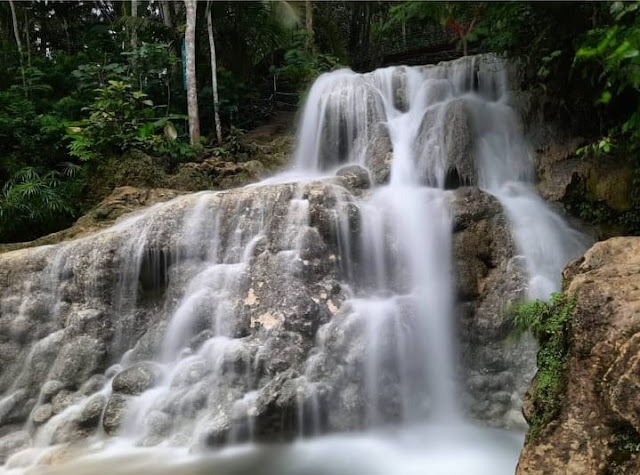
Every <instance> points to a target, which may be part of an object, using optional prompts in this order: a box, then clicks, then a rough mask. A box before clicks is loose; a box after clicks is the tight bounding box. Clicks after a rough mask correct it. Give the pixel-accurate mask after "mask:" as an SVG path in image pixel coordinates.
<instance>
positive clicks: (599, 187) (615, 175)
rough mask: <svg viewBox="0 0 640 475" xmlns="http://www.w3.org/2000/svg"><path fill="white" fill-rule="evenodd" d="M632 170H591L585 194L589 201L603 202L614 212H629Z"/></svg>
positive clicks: (604, 168) (601, 168)
mask: <svg viewBox="0 0 640 475" xmlns="http://www.w3.org/2000/svg"><path fill="white" fill-rule="evenodd" d="M632 187H633V170H632V169H631V168H629V167H626V166H616V167H614V166H607V167H598V168H593V169H592V170H591V171H590V173H589V177H588V180H587V192H588V194H589V197H590V198H591V201H594V202H604V203H605V204H606V205H607V206H608V207H609V208H611V209H612V210H614V211H618V212H624V211H629V210H630V209H631V208H632V206H633V204H632V202H631V189H632Z"/></svg>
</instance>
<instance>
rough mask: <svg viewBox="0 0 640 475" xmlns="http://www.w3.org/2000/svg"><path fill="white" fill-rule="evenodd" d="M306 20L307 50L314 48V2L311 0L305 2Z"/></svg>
mask: <svg viewBox="0 0 640 475" xmlns="http://www.w3.org/2000/svg"><path fill="white" fill-rule="evenodd" d="M304 5H305V10H304V21H305V25H306V28H307V50H309V51H311V50H313V3H311V0H305V2H304Z"/></svg>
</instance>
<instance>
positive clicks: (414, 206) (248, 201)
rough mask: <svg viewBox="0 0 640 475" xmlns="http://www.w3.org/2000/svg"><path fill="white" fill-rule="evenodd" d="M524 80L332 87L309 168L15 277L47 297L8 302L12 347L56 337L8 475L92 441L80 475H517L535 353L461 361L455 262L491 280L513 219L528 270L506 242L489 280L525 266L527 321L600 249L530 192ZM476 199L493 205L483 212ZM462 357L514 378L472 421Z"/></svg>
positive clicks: (141, 216) (9, 376)
mask: <svg viewBox="0 0 640 475" xmlns="http://www.w3.org/2000/svg"><path fill="white" fill-rule="evenodd" d="M507 69H508V64H507V63H506V62H505V61H503V60H501V59H499V58H496V57H493V56H489V57H480V58H477V57H473V58H462V59H460V60H458V61H455V62H452V63H447V64H442V65H438V66H431V67H411V68H409V67H404V66H402V67H390V68H384V69H379V70H376V71H374V72H371V73H367V74H357V73H354V72H353V71H350V70H346V69H343V70H339V71H334V72H331V73H326V74H324V75H322V76H320V77H319V78H318V79H317V80H316V82H315V83H314V85H313V86H312V88H311V90H310V91H309V93H308V96H307V100H306V104H305V108H304V111H303V114H302V116H301V122H300V124H299V130H298V135H297V142H296V148H295V151H294V157H293V164H292V167H291V169H290V170H289V171H287V172H285V173H282V174H280V175H278V176H275V177H272V178H271V179H268V180H265V181H264V182H261V183H258V184H255V185H251V186H248V187H245V188H242V189H236V190H231V191H227V192H203V193H198V194H193V195H188V196H184V197H179V198H177V199H174V200H173V201H170V202H168V203H164V204H160V205H155V206H154V207H152V208H150V209H148V210H145V211H143V212H140V213H137V214H135V215H133V216H131V217H128V218H126V219H124V220H123V221H121V222H120V223H118V224H117V225H116V226H114V227H112V228H108V229H106V230H103V231H101V232H99V233H97V234H94V235H90V236H87V237H84V238H82V239H78V240H76V241H70V242H68V243H63V244H61V245H58V246H52V247H47V248H39V249H38V250H35V251H33V253H31V254H28V253H25V252H22V251H18V252H17V253H14V254H9V255H8V257H5V258H6V259H9V262H10V263H17V264H16V265H18V264H19V265H20V266H21V268H24V269H26V270H25V272H28V274H25V275H28V276H29V277H28V279H27V278H25V281H24V282H20V281H18V280H16V279H14V280H12V281H11V284H10V285H9V284H7V286H8V290H7V291H6V292H4V293H0V298H1V300H0V302H1V304H2V307H0V308H1V309H2V313H1V314H0V328H5V326H6V327H7V328H9V329H10V330H11V331H12V332H13V333H16V332H20V331H21V329H20V325H19V324H20V322H26V323H24V325H33V323H32V322H33V321H42V322H44V323H42V324H41V327H40V330H39V332H37V334H36V336H34V337H33V339H32V340H29V339H28V338H27V337H26V336H24V335H20V336H19V338H18V337H16V341H20V342H21V344H22V345H23V348H24V349H23V350H20V351H18V352H17V356H15V358H14V360H12V361H13V363H12V364H11V365H10V366H8V367H7V369H5V370H4V371H5V372H4V374H2V375H0V429H1V426H2V425H3V424H5V423H6V424H9V423H11V424H14V421H23V420H27V422H26V424H25V428H24V429H22V430H21V431H19V432H16V434H20V435H19V437H18V436H16V437H15V439H16V440H18V441H19V442H20V443H22V441H23V439H24V440H26V441H27V442H24V445H25V446H29V445H30V446H31V448H26V449H25V450H23V451H20V452H17V453H16V454H15V455H13V456H12V457H11V458H9V459H8V460H7V461H6V468H7V469H10V468H11V467H15V470H17V471H20V470H22V469H24V468H25V467H30V469H31V470H35V471H36V473H37V472H38V470H39V469H38V468H37V467H38V464H39V463H41V462H42V461H43V460H46V459H47V457H48V455H47V454H48V453H53V452H51V451H52V450H55V448H56V446H57V445H59V444H64V443H67V442H76V443H78V441H82V440H84V441H88V442H85V445H84V446H81V447H82V450H83V451H84V452H85V455H86V456H85V457H84V458H82V457H81V458H79V459H78V460H76V461H72V462H70V464H71V465H69V466H68V467H66V468H64V467H65V466H64V465H63V466H62V469H63V472H60V473H92V471H94V470H96V468H95V467H97V466H99V467H100V468H99V469H98V470H101V471H102V472H104V471H105V470H106V471H109V472H110V473H137V470H139V469H142V468H140V467H144V468H143V469H144V470H145V471H149V472H150V473H175V472H176V471H180V472H181V473H182V472H184V473H192V472H193V473H196V472H199V471H202V470H211V471H215V472H216V473H222V474H224V473H229V474H231V473H265V474H276V473H278V474H291V475H293V474H299V473H319V474H320V473H326V474H342V473H345V474H346V473H362V474H365V473H366V474H377V473H380V474H389V473H398V474H403V475H404V474H407V475H408V474H413V473H415V474H418V473H420V474H433V475H443V474H444V475H446V474H467V475H470V474H474V475H485V474H486V475H489V474H491V475H499V474H507V473H512V472H513V469H514V467H515V461H516V459H517V454H518V451H519V447H520V445H521V443H522V437H523V432H522V429H523V426H522V420H521V416H517V414H518V411H519V408H520V407H519V405H520V404H521V398H522V393H523V388H522V387H521V386H522V382H523V381H524V382H526V380H527V377H529V376H530V374H529V373H528V372H531V371H532V370H533V358H534V352H535V349H533V347H531V346H526V345H524V344H523V345H521V346H516V347H513V348H511V349H504V348H503V344H502V340H499V339H498V340H496V341H495V342H494V343H495V345H494V346H495V347H492V348H483V347H480V348H478V347H477V346H478V343H477V341H482V340H481V339H480V336H479V335H471V336H468V335H467V337H466V338H467V340H469V341H466V340H465V342H462V341H461V340H462V337H460V336H459V335H458V330H459V328H460V327H461V326H462V325H463V323H461V321H463V320H464V319H463V318H462V317H461V316H460V315H459V313H460V305H459V304H460V302H459V301H458V297H457V294H456V292H458V293H460V291H459V290H458V289H459V287H460V283H459V282H457V281H456V277H455V276H456V275H458V274H456V272H459V267H460V264H459V262H457V261H462V262H463V264H464V265H467V264H468V266H469V268H468V269H466V268H464V267H463V268H462V272H463V273H468V274H469V275H471V264H469V263H470V262H471V257H469V263H467V262H466V261H465V260H464V258H465V256H460V255H457V254H456V253H457V252H458V250H457V248H456V242H457V241H456V233H460V228H461V227H464V226H463V225H462V224H461V221H464V220H465V219H466V220H468V221H469V220H470V221H473V220H475V221H473V223H476V224H474V226H477V228H478V229H480V231H482V229H485V228H482V226H489V225H490V224H491V223H494V224H495V223H498V224H499V223H501V221H500V220H501V219H502V218H501V217H500V216H502V214H501V213H502V210H504V213H505V215H506V217H507V218H508V223H509V224H508V225H507V224H505V228H504V229H506V230H508V229H509V226H510V229H511V233H512V234H513V241H514V242H515V246H514V247H515V252H511V249H510V248H509V243H510V242H511V241H510V240H511V236H508V235H506V234H509V232H508V231H505V232H502V233H501V232H497V236H496V237H495V239H494V241H496V242H497V241H498V240H501V241H500V242H504V243H507V244H505V250H504V251H502V250H500V251H499V252H498V251H496V250H495V249H484V248H483V250H481V251H478V252H479V253H480V254H482V255H481V259H476V261H478V262H479V263H478V264H477V265H478V266H482V269H484V270H482V272H484V273H483V274H482V276H483V279H484V281H483V283H482V285H483V286H486V287H488V288H490V289H492V290H491V291H492V292H494V294H497V293H499V292H500V291H503V290H504V289H506V288H507V287H509V285H512V286H516V287H517V285H516V284H518V285H519V283H520V281H519V280H517V279H516V277H514V276H518V275H520V274H519V272H520V271H519V268H518V262H520V261H522V260H524V275H525V277H524V279H523V280H524V283H523V284H522V289H520V288H515V289H510V290H509V292H510V293H509V295H510V297H509V298H510V299H511V300H510V301H513V300H514V299H516V298H519V297H522V296H523V295H524V294H525V293H526V295H528V296H529V297H531V298H547V297H548V296H549V295H550V293H551V292H553V291H556V290H559V288H560V279H561V275H560V272H561V269H562V267H563V266H564V265H565V263H566V262H568V261H569V260H570V259H571V258H573V257H575V256H577V255H578V254H579V253H580V252H582V251H583V250H584V247H585V245H586V241H585V239H584V237H583V236H582V235H581V234H580V233H578V232H576V231H574V230H573V229H571V228H570V227H569V226H568V225H567V224H566V223H565V222H564V220H563V219H562V218H561V217H560V216H559V215H558V214H557V213H555V212H554V211H553V210H552V209H551V208H550V207H549V205H547V204H546V203H545V202H544V201H543V200H542V199H541V198H539V197H538V196H537V195H536V193H535V191H534V188H533V186H532V180H533V176H534V173H533V154H532V152H531V150H530V146H529V144H528V143H527V141H526V138H525V134H524V132H523V124H521V121H520V118H519V116H518V114H517V111H515V110H514V109H513V108H512V107H510V95H509V83H508V74H507ZM467 186H468V187H473V188H475V191H468V190H467V191H464V187H467ZM478 189H480V190H482V191H479V190H478ZM461 190H462V191H461ZM465 193H475V194H465ZM489 195H491V196H493V197H495V199H497V201H496V200H495V199H494V198H491V196H489ZM468 196H475V197H476V198H477V199H482V200H483V201H482V203H481V204H477V207H481V206H484V207H485V208H482V209H481V210H480V211H477V212H476V215H477V216H476V215H473V213H474V211H470V210H468V209H467V208H465V207H468V206H469V204H468V203H466V202H465V199H467V198H465V197H468ZM498 202H499V204H498ZM461 210H462V211H461ZM487 210H490V211H487ZM465 213H466V214H465ZM461 215H463V217H462V218H461V217H460V216H461ZM469 216H471V217H469ZM491 220H493V221H491ZM477 223H481V224H477ZM465 225H468V223H467V224H465ZM469 226H471V225H469ZM501 229H502V228H501ZM486 232H488V231H486ZM486 232H484V234H486ZM503 234H505V235H503ZM479 235H480V236H481V237H480V238H477V239H481V238H482V236H483V233H482V232H480V234H479ZM458 236H460V234H458ZM473 239H476V238H473ZM473 239H470V240H471V241H473ZM477 239H476V240H477ZM458 241H459V239H458ZM494 241H492V244H491V245H492V246H498V244H495V242H494ZM485 247H487V248H489V247H490V246H489V245H487V246H485ZM466 257H468V256H466ZM456 259H457V261H456ZM474 259H475V258H474ZM483 260H484V261H487V262H488V264H486V265H485V263H484V262H483ZM489 261H490V262H489ZM498 261H499V262H498ZM474 262H475V261H474ZM474 265H476V264H474ZM506 270H509V272H512V274H508V275H507V274H505V275H499V273H502V272H503V271H504V272H506ZM0 277H2V275H0ZM472 280H473V279H472ZM511 281H513V282H511ZM1 282H2V281H1V280H0V283H1ZM473 285H476V286H478V287H479V286H480V285H481V284H479V283H478V282H474V283H473ZM492 286H493V287H492ZM0 287H1V286H0ZM504 291H505V292H506V290H504ZM471 293H473V292H471ZM474 298H475V297H474ZM505 299H506V296H505ZM505 301H506V300H505ZM472 302H474V300H473V298H471V297H469V300H467V301H466V302H465V303H467V304H470V305H471V303H472ZM487 302H488V300H485V301H483V302H482V306H483V307H482V311H483V312H485V313H487V314H488V315H490V317H491V319H493V320H495V321H497V323H495V324H493V323H490V324H493V325H494V327H491V328H490V330H491V332H494V333H495V334H496V335H497V336H496V337H495V338H502V337H503V336H504V335H502V334H501V333H500V332H501V331H502V330H501V329H502V327H504V324H503V323H502V320H500V319H501V318H503V316H501V315H500V314H499V313H500V311H501V310H500V309H496V308H495V307H496V305H497V304H493V303H491V302H489V303H487ZM478 305H479V304H478ZM474 311H475V310H474ZM478 312H480V310H478ZM3 316H5V320H3V319H2V317H3ZM489 320H490V319H489ZM493 320H492V321H493ZM498 320H500V321H498ZM490 324H486V325H490ZM478 326H479V327H481V325H480V324H478ZM105 328H106V330H105ZM13 333H12V334H13ZM34 334H35V333H34ZM474 341H475V342H476V343H473V342H474ZM0 343H2V341H0ZM474 344H475V345H476V347H473V345H474ZM462 346H465V347H473V348H472V352H476V353H478V354H479V355H480V356H478V358H477V361H476V362H475V363H476V364H477V365H478V366H479V367H480V368H479V369H478V368H476V369H475V370H477V371H476V372H478V373H482V372H484V368H483V367H482V365H484V364H485V363H484V362H485V360H487V358H490V357H489V356H486V355H484V356H483V355H482V352H483V351H484V352H485V353H487V352H488V353H491V352H493V353H491V354H492V355H494V353H495V354H497V355H498V356H491V357H493V358H498V359H499V360H500V361H499V364H497V365H496V366H499V369H496V370H493V369H492V370H491V371H494V373H495V374H494V373H492V374H490V375H489V376H487V377H489V378H494V376H495V378H494V379H491V380H487V379H486V378H485V377H484V376H482V375H480V376H481V377H482V378H485V379H482V378H481V377H480V376H478V378H476V380H478V379H479V378H480V379H482V380H481V381H480V383H478V384H476V385H475V386H482V388H484V389H482V391H494V392H496V393H500V394H499V395H498V396H496V398H494V399H495V400H497V401H498V402H495V404H494V399H492V400H491V401H492V402H491V403H490V402H489V401H481V402H482V403H485V402H486V404H485V405H484V406H482V407H481V408H479V409H477V410H475V412H474V410H471V409H469V407H468V406H469V401H468V399H469V398H470V397H472V396H473V394H472V393H474V391H476V392H477V391H480V390H478V389H477V388H475V387H474V385H473V384H471V383H469V382H468V381H465V376H464V374H463V373H464V372H465V370H466V371H470V370H469V368H466V369H465V368H464V367H465V365H468V364H469V362H468V361H463V359H462V357H461V353H462V350H461V347H462ZM4 348H5V347H0V349H2V350H3V351H5V350H4ZM7 348H9V347H7ZM11 348H13V347H11ZM16 351H17V350H16ZM465 351H467V352H469V351H471V350H468V348H467V350H465ZM473 354H475V353H473ZM467 359H471V358H467ZM26 365H29V367H26ZM487 372H489V371H487ZM469 379H472V378H471V377H470V378H469ZM515 380H517V381H515ZM487 381H488V382H487ZM476 382H477V381H476ZM494 387H498V389H497V390H494V389H486V388H494ZM484 395H485V393H483V392H480V393H478V394H476V395H475V396H474V397H475V398H476V399H479V400H482V399H483V397H484ZM20 405H23V406H24V407H25V408H26V410H22V412H21V411H20V410H19V409H20ZM485 406H486V407H485ZM470 413H472V414H475V415H478V414H480V415H482V417H481V419H483V420H484V421H487V422H489V423H491V425H493V426H496V427H502V428H504V427H506V428H508V429H509V430H504V429H498V428H495V427H493V428H490V427H487V426H486V425H483V424H481V423H479V422H477V421H474V420H473V418H471V417H470V415H469V414H470ZM514 414H516V416H514ZM514 417H515V422H514ZM96 427H97V428H98V429H96ZM348 432H351V434H348ZM0 435H4V433H2V432H0ZM20 437H22V439H20ZM3 440H4V439H3V438H2V437H0V456H2V447H3V445H2V443H3ZM12 440H13V439H12ZM34 441H35V442H34ZM265 441H268V442H286V441H289V442H290V443H289V444H288V445H287V444H284V445H274V446H270V447H267V448H265V447H263V446H261V445H259V444H257V443H260V442H265ZM72 447H74V446H72ZM212 447H213V448H216V449H217V452H214V453H213V454H210V453H208V452H207V451H205V449H211V448H212ZM188 450H190V451H191V452H192V454H191V455H189V454H188V453H187V451H188ZM104 467H108V468H104ZM0 470H2V469H0ZM51 470H52V471H53V473H56V470H55V469H51ZM64 470H67V471H66V472H64Z"/></svg>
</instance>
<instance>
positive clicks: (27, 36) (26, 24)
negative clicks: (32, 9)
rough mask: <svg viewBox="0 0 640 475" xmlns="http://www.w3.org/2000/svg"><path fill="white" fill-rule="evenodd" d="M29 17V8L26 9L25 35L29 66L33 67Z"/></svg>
mask: <svg viewBox="0 0 640 475" xmlns="http://www.w3.org/2000/svg"><path fill="white" fill-rule="evenodd" d="M30 27H31V25H30V24H29V17H28V16H27V10H26V9H25V11H24V37H25V39H26V44H27V66H29V67H31V35H29V28H30Z"/></svg>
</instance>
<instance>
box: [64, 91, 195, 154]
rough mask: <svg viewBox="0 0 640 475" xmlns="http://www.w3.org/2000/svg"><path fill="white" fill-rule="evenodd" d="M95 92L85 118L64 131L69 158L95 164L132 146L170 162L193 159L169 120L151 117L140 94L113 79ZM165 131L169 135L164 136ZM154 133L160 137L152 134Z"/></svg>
mask: <svg viewBox="0 0 640 475" xmlns="http://www.w3.org/2000/svg"><path fill="white" fill-rule="evenodd" d="M96 92H97V93H98V95H97V96H96V98H95V100H94V102H93V103H92V104H91V105H89V106H88V107H87V108H86V110H87V111H88V112H89V117H88V118H87V119H84V120H83V121H81V122H79V123H78V124H77V125H75V126H72V127H69V128H68V130H67V131H68V135H67V137H68V138H69V139H70V144H69V153H70V155H71V156H73V157H77V158H78V159H80V160H81V161H95V160H98V159H100V158H102V157H104V156H107V155H111V154H117V153H122V152H124V151H126V150H129V149H131V148H134V147H139V148H142V149H143V150H145V151H148V152H151V153H154V154H167V155H168V156H169V157H170V158H171V159H172V162H175V161H181V160H183V159H186V158H189V157H192V156H193V153H192V151H191V150H189V149H188V148H187V146H186V145H185V144H181V143H179V142H177V140H176V138H177V137H176V135H177V133H176V132H175V128H174V127H173V124H172V123H171V122H170V118H169V117H163V118H160V119H156V118H154V113H155V108H154V107H153V101H151V100H150V99H149V98H148V97H149V96H148V95H147V94H145V93H144V92H142V91H134V90H133V87H132V86H131V84H129V83H125V82H123V81H114V80H109V81H108V83H107V86H106V87H104V88H98V89H96ZM168 130H171V131H172V132H171V133H170V134H168V132H167V131H168ZM158 131H162V132H163V134H158V133H156V132H158ZM167 135H170V136H167Z"/></svg>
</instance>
